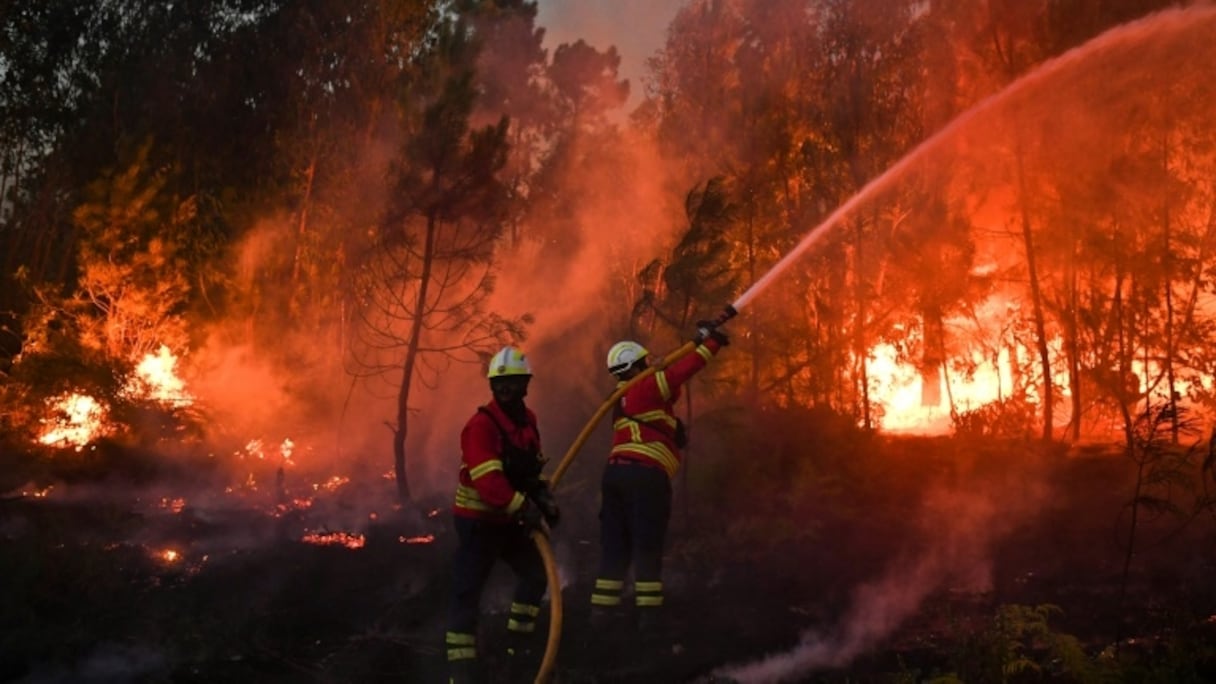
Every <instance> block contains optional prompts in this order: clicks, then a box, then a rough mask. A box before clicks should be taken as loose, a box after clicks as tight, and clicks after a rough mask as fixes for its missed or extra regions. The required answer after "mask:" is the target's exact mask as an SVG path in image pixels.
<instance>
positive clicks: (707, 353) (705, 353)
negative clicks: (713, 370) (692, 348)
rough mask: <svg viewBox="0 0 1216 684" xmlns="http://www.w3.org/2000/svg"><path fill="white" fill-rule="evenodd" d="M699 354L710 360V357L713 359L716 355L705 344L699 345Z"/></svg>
mask: <svg viewBox="0 0 1216 684" xmlns="http://www.w3.org/2000/svg"><path fill="white" fill-rule="evenodd" d="M697 356H700V357H701V358H703V359H705V360H706V361H707V362H708V361H709V360H710V359H712V358H713V357H714V353H713V352H711V351H710V350H709V347H706V346H705V345H703V344H698V345H697Z"/></svg>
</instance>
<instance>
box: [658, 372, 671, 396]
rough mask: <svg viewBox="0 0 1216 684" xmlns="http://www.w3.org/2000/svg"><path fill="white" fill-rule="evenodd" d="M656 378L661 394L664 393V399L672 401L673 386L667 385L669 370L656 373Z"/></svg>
mask: <svg viewBox="0 0 1216 684" xmlns="http://www.w3.org/2000/svg"><path fill="white" fill-rule="evenodd" d="M654 379H655V380H658V381H659V394H660V395H662V397H663V401H671V387H669V386H668V385H667V372H666V371H659V372H658V373H655V374H654Z"/></svg>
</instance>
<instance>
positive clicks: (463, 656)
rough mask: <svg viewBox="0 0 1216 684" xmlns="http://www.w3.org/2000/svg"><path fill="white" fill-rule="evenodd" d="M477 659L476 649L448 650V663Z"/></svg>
mask: <svg viewBox="0 0 1216 684" xmlns="http://www.w3.org/2000/svg"><path fill="white" fill-rule="evenodd" d="M475 658H477V649H475V648H449V649H448V661H452V660H474V659H475Z"/></svg>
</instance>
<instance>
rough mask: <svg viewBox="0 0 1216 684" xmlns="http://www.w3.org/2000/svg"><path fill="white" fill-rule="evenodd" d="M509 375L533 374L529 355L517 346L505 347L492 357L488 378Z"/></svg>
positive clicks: (487, 373)
mask: <svg viewBox="0 0 1216 684" xmlns="http://www.w3.org/2000/svg"><path fill="white" fill-rule="evenodd" d="M508 375H532V365H531V364H529V363H528V357H527V356H526V355H525V354H524V353H523V352H522V351H520V350H519V349H516V348H515V347H503V348H502V349H500V350H498V353H497V354H495V355H494V356H493V357H491V358H490V369H489V370H488V371H487V372H486V377H487V378H491V379H493V378H501V377H506V376H508Z"/></svg>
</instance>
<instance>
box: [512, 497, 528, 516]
mask: <svg viewBox="0 0 1216 684" xmlns="http://www.w3.org/2000/svg"><path fill="white" fill-rule="evenodd" d="M527 500H528V499H527V497H525V496H524V495H523V492H515V496H513V497H511V503H509V504H507V513H510V514H511V515H514V514H515V513H517V512H518V511H519V509H521V508H523V507H524V502H525V501H527Z"/></svg>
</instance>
